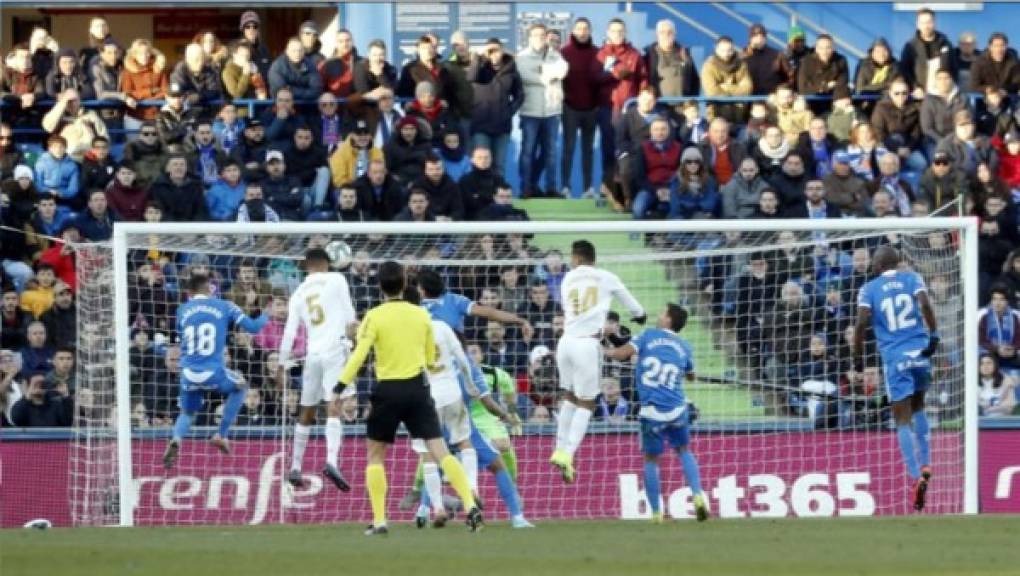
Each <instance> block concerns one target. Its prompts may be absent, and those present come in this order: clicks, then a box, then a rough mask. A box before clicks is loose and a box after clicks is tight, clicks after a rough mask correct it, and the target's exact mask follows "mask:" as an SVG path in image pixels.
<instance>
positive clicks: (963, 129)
mask: <svg viewBox="0 0 1020 576" xmlns="http://www.w3.org/2000/svg"><path fill="white" fill-rule="evenodd" d="M953 120H954V122H955V124H956V130H955V132H954V133H953V134H951V135H949V136H946V137H945V138H943V139H942V141H941V142H939V145H938V150H939V151H941V152H945V153H946V154H948V155H949V159H950V161H951V162H952V163H953V166H955V167H956V168H957V169H959V170H961V171H963V172H964V173H966V174H968V175H973V174H974V173H975V172H976V171H977V167H978V165H979V164H988V166H989V167H990V168H991V169H992V173H994V172H995V171H996V170H997V169H998V167H999V156H998V154H996V152H995V149H994V148H992V145H991V144H990V143H989V142H988V138H986V137H984V136H979V135H977V134H975V131H974V118H973V117H972V116H971V114H970V111H969V110H960V111H959V112H957V113H956V115H955V116H954V117H953Z"/></svg>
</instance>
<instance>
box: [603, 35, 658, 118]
mask: <svg viewBox="0 0 1020 576" xmlns="http://www.w3.org/2000/svg"><path fill="white" fill-rule="evenodd" d="M610 57H612V58H614V59H615V60H616V61H615V62H614V63H613V65H612V67H610V68H609V69H607V68H606V62H607V61H608V59H609V58H610ZM598 60H599V64H600V65H601V68H602V80H601V87H600V89H599V106H601V107H603V108H610V109H612V110H613V112H614V113H616V114H619V113H620V112H622V111H623V105H624V104H625V103H626V102H627V100H630V99H631V98H635V97H637V95H638V91H639V90H640V89H641V87H642V86H645V85H647V84H648V72H647V70H646V69H645V60H644V58H642V57H641V53H640V52H638V51H637V49H636V48H634V47H633V46H631V45H630V42H624V43H623V44H606V45H604V46H603V47H602V48H601V49H600V50H599V53H598Z"/></svg>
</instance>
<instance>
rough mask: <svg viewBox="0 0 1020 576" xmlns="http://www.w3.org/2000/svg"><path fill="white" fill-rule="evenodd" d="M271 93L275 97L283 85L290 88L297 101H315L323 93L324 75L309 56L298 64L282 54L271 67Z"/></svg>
mask: <svg viewBox="0 0 1020 576" xmlns="http://www.w3.org/2000/svg"><path fill="white" fill-rule="evenodd" d="M267 80H268V82H269V95H270V96H272V97H275V95H276V92H277V91H278V90H279V89H280V88H283V87H285V86H286V87H288V88H290V90H291V92H292V93H293V94H294V100H295V102H303V101H314V100H315V99H317V98H318V97H319V95H320V94H322V76H320V75H319V71H318V70H316V69H315V64H313V63H312V60H311V59H310V58H308V57H307V56H306V57H305V58H304V59H303V60H301V62H298V63H297V64H295V63H293V62H291V61H290V59H289V58H287V55H286V54H281V55H280V56H279V57H278V58H277V59H276V61H275V62H273V65H272V66H270V67H269V78H267Z"/></svg>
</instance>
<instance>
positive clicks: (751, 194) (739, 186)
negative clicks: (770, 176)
mask: <svg viewBox="0 0 1020 576" xmlns="http://www.w3.org/2000/svg"><path fill="white" fill-rule="evenodd" d="M768 188H769V184H768V182H766V181H765V179H764V178H762V177H761V174H760V172H759V170H758V164H757V162H755V161H754V159H753V158H744V160H743V161H741V163H740V169H739V171H738V174H737V176H735V177H733V178H730V181H729V182H728V183H727V184H726V185H725V186H723V187H722V188H721V189H720V190H719V193H720V196H721V197H722V217H723V218H724V219H726V220H745V219H748V218H753V217H754V214H755V212H756V211H757V209H758V205H759V203H760V200H761V193H762V192H763V191H764V190H766V189H768Z"/></svg>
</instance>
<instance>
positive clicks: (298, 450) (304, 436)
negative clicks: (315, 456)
mask: <svg viewBox="0 0 1020 576" xmlns="http://www.w3.org/2000/svg"><path fill="white" fill-rule="evenodd" d="M311 434H312V427H311V426H305V425H304V424H297V425H295V426H294V455H293V458H294V459H293V460H291V462H290V469H291V470H301V464H302V463H303V462H304V460H305V447H306V446H308V437H309V436H311Z"/></svg>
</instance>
